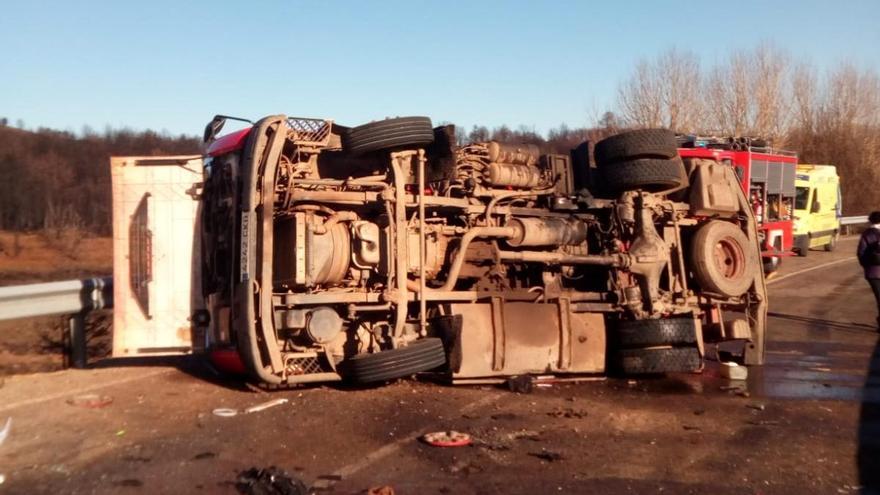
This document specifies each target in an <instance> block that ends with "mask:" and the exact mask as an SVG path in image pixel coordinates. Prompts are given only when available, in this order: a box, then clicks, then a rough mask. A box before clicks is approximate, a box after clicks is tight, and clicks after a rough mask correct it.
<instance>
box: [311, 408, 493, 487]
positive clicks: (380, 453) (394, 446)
mask: <svg viewBox="0 0 880 495" xmlns="http://www.w3.org/2000/svg"><path fill="white" fill-rule="evenodd" d="M503 395H504V394H497V395H487V396H486V397H483V398H482V399H479V400H475V401H474V402H471V403H470V404H467V405H466V406H464V407H462V408H461V409H460V410H459V412H461V413H468V412H470V411H473V410H475V409H479V408H480V407H483V406H487V405H489V404H491V403H493V402H495V401H497V400H498V399H500V398H501V397H502V396H503ZM431 430H432V428H430V427H425V428H422V429H420V430H417V431H412V432H410V433H407V434H406V435H404V436H403V437H401V438H400V439H398V440H397V441H396V442H392V443H389V444H388V445H384V446H382V447H380V448H378V449H376V450H374V451H373V452H370V453H369V454H367V455H365V456H364V457H362V458H361V459H360V460H358V461H356V462H353V463H351V464H349V465H347V466H343V467H341V468H339V469H337V470H336V471H334V472H333V474H332V475H331V477H333V478H339V479H345V478H348V477H350V476H351V475H353V474H355V473H357V472H358V471H361V470H362V469H364V468H366V467H367V466H369V465H371V464H373V463H375V462H377V461H380V460H382V459H384V458H386V457H388V456H390V455H391V454H394V453H395V452H397V451H398V450H400V448H401V447H403V446H404V445H405V444H408V443H412V442H414V441H416V439H417V438H419V437H421V436H422V435H424V434H425V433H429V432H430V431H431ZM336 483H338V481H337V480H336V479H323V478H322V479H319V480H317V481H316V482H315V483H314V484H313V485H312V489H316V488H317V489H319V490H320V489H326V488H329V487H330V486H332V485H334V484H336Z"/></svg>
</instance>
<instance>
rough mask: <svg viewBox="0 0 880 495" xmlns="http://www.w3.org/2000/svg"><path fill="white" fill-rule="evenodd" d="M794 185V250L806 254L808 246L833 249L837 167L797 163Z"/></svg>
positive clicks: (836, 228)
mask: <svg viewBox="0 0 880 495" xmlns="http://www.w3.org/2000/svg"><path fill="white" fill-rule="evenodd" d="M795 186H796V190H797V194H796V197H795V204H794V250H795V252H796V253H797V254H798V255H799V256H806V255H807V253H809V251H810V249H817V248H822V249H824V250H826V251H833V250H834V248H835V247H836V246H837V240H838V237H839V235H840V216H841V206H842V197H841V192H840V177H839V176H838V175H837V167H835V166H834V165H810V164H800V165H798V167H797V177H796V181H795Z"/></svg>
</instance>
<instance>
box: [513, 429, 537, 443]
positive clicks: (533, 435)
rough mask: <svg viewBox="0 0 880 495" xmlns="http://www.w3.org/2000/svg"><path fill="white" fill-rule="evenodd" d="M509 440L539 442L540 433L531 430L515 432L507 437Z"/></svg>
mask: <svg viewBox="0 0 880 495" xmlns="http://www.w3.org/2000/svg"><path fill="white" fill-rule="evenodd" d="M507 437H508V438H510V439H511V440H531V441H533V442H538V441H540V440H541V432H539V431H532V430H520V431H515V432H513V433H510V434H508V435H507Z"/></svg>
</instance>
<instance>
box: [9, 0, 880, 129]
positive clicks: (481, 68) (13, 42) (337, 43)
mask: <svg viewBox="0 0 880 495" xmlns="http://www.w3.org/2000/svg"><path fill="white" fill-rule="evenodd" d="M4 3H5V4H4V6H3V7H2V12H0V46H2V52H0V53H2V55H0V116H5V117H8V118H9V119H10V120H11V122H13V123H14V122H15V121H16V120H17V119H22V120H23V121H24V122H25V125H26V126H27V127H29V128H34V127H38V126H46V127H54V128H59V129H68V130H73V131H79V130H80V129H81V128H82V126H84V125H89V126H91V127H93V128H95V129H97V130H102V129H103V128H104V127H105V126H107V125H111V126H114V127H122V126H128V127H132V128H136V129H146V128H151V129H156V130H167V131H169V132H172V133H181V132H183V133H192V134H199V133H200V132H201V129H202V128H203V126H204V124H205V123H206V122H207V121H208V120H209V119H210V118H211V116H213V115H214V114H215V113H228V114H233V115H241V116H246V117H251V118H258V117H261V116H263V115H266V114H271V113H287V114H290V115H298V116H314V117H326V118H333V119H335V120H336V121H338V122H340V123H343V124H346V125H357V124H359V123H363V122H366V121H369V120H373V119H377V118H383V117H386V116H394V115H413V114H415V115H429V116H431V117H432V118H433V119H434V121H435V122H439V121H451V122H455V123H458V124H460V125H462V124H463V125H465V126H468V127H469V126H471V125H472V124H485V125H488V126H490V127H491V126H495V125H500V124H504V123H506V124H508V125H511V126H519V125H526V126H528V127H534V128H535V129H536V130H538V131H545V130H546V129H548V128H550V127H553V126H556V125H558V124H559V123H562V122H565V123H567V124H568V125H570V126H580V125H585V124H588V123H589V122H590V121H591V120H592V118H593V116H595V115H596V114H598V113H601V112H602V111H603V110H605V109H608V108H610V107H611V106H613V104H614V99H615V88H616V86H617V84H618V83H619V82H620V81H621V80H622V79H623V78H625V77H626V75H627V73H628V72H629V70H630V69H631V68H632V66H633V64H634V63H635V62H636V61H638V60H639V59H640V58H643V57H651V56H654V55H655V54H657V53H659V52H660V51H662V50H664V49H667V48H670V47H673V46H675V47H677V48H680V49H690V50H693V51H695V52H696V53H697V54H699V55H700V56H701V57H703V59H704V61H705V62H706V63H709V64H711V63H713V62H714V61H717V60H719V59H721V58H723V57H725V56H726V55H727V54H728V53H729V52H730V51H731V50H732V49H743V48H751V47H753V46H755V45H756V44H758V43H759V42H762V41H770V42H773V43H775V44H776V45H777V46H778V47H780V48H782V49H784V50H787V51H789V52H790V53H791V54H792V55H793V56H794V57H795V58H803V59H809V60H811V61H812V62H813V63H814V64H815V65H817V66H818V67H826V66H833V65H835V64H836V63H838V62H840V61H845V60H846V61H851V62H853V63H856V64H859V65H861V66H868V67H872V68H874V69H878V68H880V0H861V1H856V0H854V1H846V0H843V1H836V2H829V1H814V0H802V1H772V2H770V1H768V2H759V1H738V2H730V1H725V2H718V3H717V4H715V5H711V4H710V2H698V1H694V0H691V1H687V2H662V1H643V2H636V1H631V2H630V1H624V0H616V1H602V2H586V1H582V2H562V1H560V2H550V1H545V2H538V1H535V2H506V3H502V2H466V1H462V2H455V1H453V2H441V1H433V2H430V1H415V0H411V1H385V2H378V1H376V2H356V1H351V2H341V1H339V2H336V1H327V2H314V1H313V2H297V1H251V2H247V1H241V2H224V1H213V2H198V1H184V0H176V1H165V0H140V1H132V2H127V1H118V0H117V1H104V2H98V1H82V2H77V1H69V0H68V1H63V2H62V1H58V2H42V1H38V0H29V1H14V2H13V1H10V2H4Z"/></svg>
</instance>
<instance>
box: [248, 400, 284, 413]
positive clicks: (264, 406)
mask: <svg viewBox="0 0 880 495" xmlns="http://www.w3.org/2000/svg"><path fill="white" fill-rule="evenodd" d="M287 402H288V400H287V399H274V400H270V401H268V402H263V403H262V404H257V405H256V406H251V407H249V408H247V409H245V410H244V412H245V414H250V413H255V412H260V411H264V410H266V409H269V408H270V407H275V406H280V405H281V404H287Z"/></svg>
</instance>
